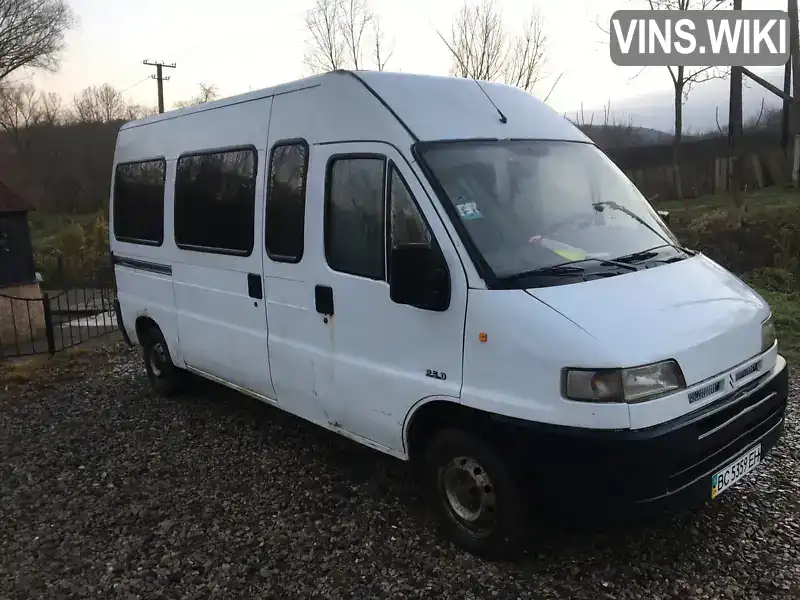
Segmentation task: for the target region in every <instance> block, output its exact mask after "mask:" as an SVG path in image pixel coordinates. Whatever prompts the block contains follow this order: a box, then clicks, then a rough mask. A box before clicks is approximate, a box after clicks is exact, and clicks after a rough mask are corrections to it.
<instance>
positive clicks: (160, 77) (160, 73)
mask: <svg viewBox="0 0 800 600" xmlns="http://www.w3.org/2000/svg"><path fill="white" fill-rule="evenodd" d="M142 64H143V65H147V66H149V67H155V68H156V74H155V75H152V76H151V77H152V78H153V79H155V80H156V81H157V82H158V112H159V113H163V112H164V82H165V81H169V77H164V69H165V68H166V69H174V68H175V67H176V66H177V65H176V64H175V63H172V64H167V63H165V62H162V61H160V60H155V61H147V60H143V61H142Z"/></svg>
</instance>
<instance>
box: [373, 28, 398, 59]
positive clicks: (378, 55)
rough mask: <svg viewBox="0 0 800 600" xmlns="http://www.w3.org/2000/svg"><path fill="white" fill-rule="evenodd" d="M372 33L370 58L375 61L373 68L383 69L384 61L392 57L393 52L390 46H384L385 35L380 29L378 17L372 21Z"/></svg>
mask: <svg viewBox="0 0 800 600" xmlns="http://www.w3.org/2000/svg"><path fill="white" fill-rule="evenodd" d="M372 33H373V39H374V47H373V52H372V60H373V61H374V63H375V68H376V69H377V70H378V71H383V70H384V69H385V68H386V63H387V62H389V59H390V58H392V54H393V53H394V50H393V47H392V46H385V45H384V44H385V39H384V38H385V36H384V33H383V30H382V29H381V24H380V22H379V21H378V19H373V21H372Z"/></svg>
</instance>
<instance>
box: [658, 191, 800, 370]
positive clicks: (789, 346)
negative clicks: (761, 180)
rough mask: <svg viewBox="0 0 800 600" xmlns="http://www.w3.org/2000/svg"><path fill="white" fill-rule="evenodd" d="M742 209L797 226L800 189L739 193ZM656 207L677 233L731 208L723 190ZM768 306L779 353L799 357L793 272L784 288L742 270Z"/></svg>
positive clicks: (799, 291)
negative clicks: (776, 333) (666, 211)
mask: <svg viewBox="0 0 800 600" xmlns="http://www.w3.org/2000/svg"><path fill="white" fill-rule="evenodd" d="M741 200H742V210H743V211H744V212H746V213H749V214H752V215H754V216H757V215H764V216H769V217H775V216H776V215H779V216H780V217H781V220H782V221H783V222H788V223H796V224H797V227H798V228H800V191H798V190H793V189H785V188H781V187H772V188H766V189H763V190H757V191H754V192H749V193H746V194H742V197H741ZM658 208H659V209H662V210H668V211H669V212H670V217H671V219H670V224H671V229H672V230H673V231H675V233H676V234H678V236H679V237H680V231H681V229H682V228H684V227H686V226H687V225H688V224H689V223H691V222H692V221H695V220H697V219H702V218H703V217H704V216H705V215H708V214H710V213H714V212H719V211H726V212H727V211H732V210H735V208H734V205H733V201H732V200H731V198H730V197H729V196H728V195H726V194H718V195H715V196H703V197H700V198H697V199H693V200H689V201H688V210H687V205H685V204H684V203H683V202H664V203H661V204H659V205H658ZM742 277H743V279H745V280H746V281H747V282H748V283H749V284H750V285H752V286H753V287H754V288H755V289H756V290H757V291H758V292H759V293H760V294H761V295H762V296H763V297H764V299H765V300H766V301H767V302H769V305H770V306H771V307H772V312H773V314H774V315H775V326H776V329H777V332H778V344H779V348H780V352H781V354H783V355H784V356H785V357H786V358H787V359H788V360H790V361H792V362H796V361H800V287H798V285H797V276H796V275H795V276H794V280H795V282H794V284H793V286H790V287H789V288H787V289H780V288H777V289H776V287H775V285H774V281H769V282H768V280H767V279H766V278H765V276H764V274H763V273H757V272H752V273H744V274H742Z"/></svg>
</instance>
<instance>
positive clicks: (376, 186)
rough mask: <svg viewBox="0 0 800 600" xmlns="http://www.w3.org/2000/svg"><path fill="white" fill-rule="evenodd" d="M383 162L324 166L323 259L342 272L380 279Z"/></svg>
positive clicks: (342, 161) (350, 160) (351, 160)
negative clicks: (325, 168) (325, 191)
mask: <svg viewBox="0 0 800 600" xmlns="http://www.w3.org/2000/svg"><path fill="white" fill-rule="evenodd" d="M385 173H386V159H385V158H382V157H374V156H370V157H361V156H353V157H347V158H344V157H340V158H334V159H333V160H332V161H331V162H330V163H329V164H328V177H327V179H328V181H327V186H326V188H327V193H326V196H327V197H326V199H325V212H326V214H325V256H326V258H327V260H328V264H329V265H330V267H331V268H332V269H334V270H336V271H340V272H342V273H350V274H351V275H359V276H361V277H369V278H370V279H380V280H383V279H384V266H385V265H384V247H385V242H384V240H385V239H386V236H385V231H386V230H385V229H384V227H385V225H384V223H385V221H384V180H385Z"/></svg>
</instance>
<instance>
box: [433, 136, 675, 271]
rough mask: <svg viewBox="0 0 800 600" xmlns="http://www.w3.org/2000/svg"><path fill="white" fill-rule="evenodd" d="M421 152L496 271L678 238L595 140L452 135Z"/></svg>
mask: <svg viewBox="0 0 800 600" xmlns="http://www.w3.org/2000/svg"><path fill="white" fill-rule="evenodd" d="M421 154H422V158H423V160H424V161H425V162H426V163H427V164H428V166H429V168H430V170H431V171H432V173H433V175H434V177H435V178H436V179H437V180H438V182H439V184H441V187H442V188H443V190H444V192H445V195H446V198H444V199H443V201H445V202H449V203H450V204H452V205H453V208H454V209H455V211H454V212H455V215H457V218H458V219H459V220H460V221H461V223H462V224H463V227H464V229H465V230H466V232H467V235H468V236H469V237H470V238H471V240H472V242H473V243H474V245H475V246H476V247H477V250H478V251H479V252H480V254H481V255H482V256H483V258H484V260H485V261H486V263H487V264H488V265H489V267H490V269H491V270H492V271H493V274H494V276H495V277H498V278H504V277H511V276H515V275H519V274H522V273H526V272H529V271H532V270H536V269H541V268H544V267H550V266H554V265H557V264H563V263H565V262H568V261H572V260H584V259H587V258H599V259H614V258H618V257H621V256H627V255H629V254H634V253H637V252H641V251H644V250H648V249H650V248H654V247H657V246H663V245H664V244H677V240H676V239H675V237H674V236H673V235H672V233H671V232H670V231H669V229H667V227H666V225H665V224H664V222H663V221H662V220H661V219H660V218H659V216H658V214H657V213H656V212H655V210H654V209H653V208H652V207H651V206H650V204H649V202H647V200H646V199H645V198H644V197H643V196H642V195H641V193H640V192H639V191H638V190H637V189H636V187H635V186H634V185H633V183H631V181H630V180H629V179H628V178H627V177H626V176H625V174H624V173H622V172H621V171H620V170H619V169H618V168H617V167H616V165H614V163H612V162H611V160H610V159H608V157H606V155H605V154H603V153H602V152H601V151H600V150H598V149H597V148H596V147H595V146H593V145H591V144H585V143H579V142H560V141H512V142H491V141H490V142H484V141H482V142H452V143H450V142H447V143H437V144H432V145H430V146H428V147H424V148H423V149H422V151H421Z"/></svg>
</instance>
